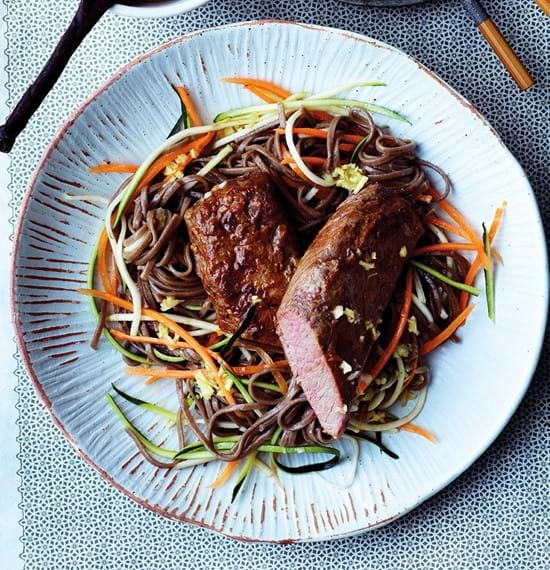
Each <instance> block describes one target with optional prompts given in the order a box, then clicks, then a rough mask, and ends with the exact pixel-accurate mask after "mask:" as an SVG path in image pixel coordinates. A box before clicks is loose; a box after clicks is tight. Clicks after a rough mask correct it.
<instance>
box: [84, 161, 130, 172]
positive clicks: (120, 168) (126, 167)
mask: <svg viewBox="0 0 550 570" xmlns="http://www.w3.org/2000/svg"><path fill="white" fill-rule="evenodd" d="M138 168H139V167H138V166H136V165H135V164H114V163H113V164H98V165H97V166H92V167H91V168H88V172H90V173H91V174H108V173H109V172H119V173H120V172H127V173H129V174H134V173H135V172H137V169H138Z"/></svg>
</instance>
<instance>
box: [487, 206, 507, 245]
mask: <svg viewBox="0 0 550 570" xmlns="http://www.w3.org/2000/svg"><path fill="white" fill-rule="evenodd" d="M507 205H508V204H507V203H506V202H503V203H502V206H500V207H499V208H497V211H496V212H495V217H494V218H493V221H492V222H491V227H490V228H489V241H490V242H492V241H493V240H494V239H495V236H496V235H497V232H498V230H499V229H500V226H501V224H502V217H503V216H504V210H505V209H506V206H507Z"/></svg>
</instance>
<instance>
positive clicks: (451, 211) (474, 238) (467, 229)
mask: <svg viewBox="0 0 550 570" xmlns="http://www.w3.org/2000/svg"><path fill="white" fill-rule="evenodd" d="M428 192H429V193H430V195H431V196H432V197H433V198H439V197H440V196H439V194H438V193H437V192H436V191H435V190H434V189H433V188H429V189H428ZM437 204H438V206H439V207H440V208H441V209H442V210H443V211H444V212H445V213H446V214H447V215H448V216H449V217H450V218H452V219H453V220H454V221H455V222H456V223H457V224H458V226H459V227H460V229H462V231H463V232H464V233H465V234H466V235H467V236H468V239H469V240H470V241H471V242H472V243H473V244H474V245H475V246H476V247H477V250H478V255H479V256H480V258H481V263H482V265H483V267H485V268H487V269H488V268H489V267H490V266H491V261H490V260H489V256H488V255H487V254H486V253H485V248H484V246H483V242H482V241H481V238H480V237H479V236H478V235H477V233H476V232H475V231H474V230H473V228H472V226H470V224H469V223H468V222H467V221H466V219H465V218H464V216H463V215H462V214H461V213H460V212H459V211H458V210H457V209H456V208H455V207H454V206H451V204H449V202H447V200H440V201H439V202H438V203H437Z"/></svg>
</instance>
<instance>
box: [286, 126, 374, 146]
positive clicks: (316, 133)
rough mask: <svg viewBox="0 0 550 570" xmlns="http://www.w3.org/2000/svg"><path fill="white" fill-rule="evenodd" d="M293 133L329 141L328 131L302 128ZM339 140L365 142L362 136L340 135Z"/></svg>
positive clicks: (294, 130)
mask: <svg viewBox="0 0 550 570" xmlns="http://www.w3.org/2000/svg"><path fill="white" fill-rule="evenodd" d="M277 132H278V133H279V134H280V135H284V134H285V132H286V131H285V129H277ZM292 132H293V133H294V134H295V135H306V136H310V137H315V138H318V139H327V138H328V131H324V130H323V129H312V128H308V127H300V128H295V129H292ZM337 138H338V139H339V140H341V141H345V142H350V143H355V144H357V143H358V142H361V141H362V140H363V137H362V136H361V135H353V134H343V135H341V134H339V135H338V137H337Z"/></svg>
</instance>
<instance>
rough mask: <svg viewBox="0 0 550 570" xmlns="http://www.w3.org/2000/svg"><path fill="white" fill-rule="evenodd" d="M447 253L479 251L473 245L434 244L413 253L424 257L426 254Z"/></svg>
mask: <svg viewBox="0 0 550 570" xmlns="http://www.w3.org/2000/svg"><path fill="white" fill-rule="evenodd" d="M440 251H441V252H445V251H477V248H476V246H475V245H474V244H473V243H454V242H451V243H434V244H432V245H425V246H424V247H419V248H417V249H415V250H414V251H413V255H424V254H426V253H433V252H440Z"/></svg>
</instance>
